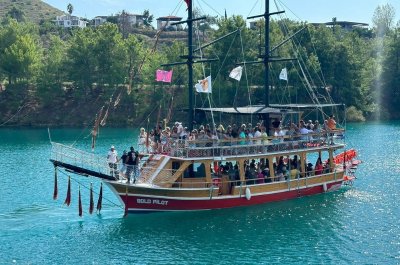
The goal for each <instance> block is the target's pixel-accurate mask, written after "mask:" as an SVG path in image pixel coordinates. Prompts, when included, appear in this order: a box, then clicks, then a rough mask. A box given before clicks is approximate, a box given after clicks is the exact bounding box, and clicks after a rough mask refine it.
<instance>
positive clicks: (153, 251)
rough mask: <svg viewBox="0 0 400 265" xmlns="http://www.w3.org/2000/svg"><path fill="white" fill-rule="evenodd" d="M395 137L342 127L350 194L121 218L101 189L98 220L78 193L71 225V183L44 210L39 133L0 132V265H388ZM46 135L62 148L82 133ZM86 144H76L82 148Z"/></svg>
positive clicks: (111, 133) (398, 231)
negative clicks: (350, 158) (358, 162)
mask: <svg viewBox="0 0 400 265" xmlns="http://www.w3.org/2000/svg"><path fill="white" fill-rule="evenodd" d="M399 127H400V126H399V124H398V123H396V124H364V125H350V128H349V132H348V134H347V141H348V142H349V144H350V145H354V146H357V147H358V148H359V151H360V157H361V159H362V160H363V161H364V164H363V165H362V166H361V167H360V169H359V172H358V180H357V181H356V183H355V186H354V187H353V188H351V189H348V188H347V189H342V190H341V191H339V192H336V193H329V194H323V195H318V196H313V197H307V198H301V199H297V200H291V201H285V202H278V203H272V204H267V205H260V206H254V207H248V208H236V209H227V210H218V211H204V212H191V213H189V212H187V213H157V214H147V215H146V214H144V215H130V216H129V217H128V218H123V217H122V215H123V211H122V210H121V209H120V208H118V207H116V206H114V205H113V203H118V202H117V200H116V199H115V198H114V197H113V195H112V194H111V192H110V191H108V190H107V189H105V198H107V199H110V200H111V202H107V201H104V207H103V209H104V210H103V211H102V214H101V215H96V214H94V215H89V214H88V213H87V207H88V203H87V202H88V201H89V197H88V192H87V191H86V190H84V189H83V190H82V201H83V204H84V216H83V217H82V218H80V217H78V215H77V212H78V210H77V198H76V192H77V184H76V183H75V182H73V186H72V187H73V189H72V191H73V194H72V204H71V206H70V207H69V208H68V207H66V206H63V205H62V203H63V201H64V199H65V194H66V186H67V181H66V176H65V175H63V174H59V199H58V200H57V201H53V200H52V192H53V176H54V175H53V174H54V172H53V167H52V165H51V164H50V163H49V162H48V156H49V152H50V147H49V144H48V140H47V132H46V131H45V130H0V139H1V140H0V149H1V151H2V157H1V158H0V159H1V164H0V176H1V177H2V185H1V186H0V194H1V200H0V253H1V255H0V264H12V263H17V264H27V263H33V264H48V263H52V264H75V263H76V264H81V263H84V264H87V263H93V264H125V263H126V264H274V263H275V264H278V263H279V264H398V263H400V243H399V242H400V236H399V235H400V222H399V221H398V220H399V218H400V209H399V206H398V200H399V191H398V188H397V186H398V185H399V180H398V176H399V174H398V173H399V172H400V163H399V162H400V153H399V147H400V146H399V143H400V135H399V134H400V133H399ZM52 134H53V135H52V137H53V140H56V141H62V142H64V143H68V144H72V143H74V142H75V140H76V138H78V137H79V135H82V131H81V130H55V131H54V132H53V133H52ZM132 135H134V134H133V132H132V131H130V130H111V129H110V130H103V131H102V134H101V138H100V139H99V146H98V148H97V149H98V150H99V152H100V153H105V152H106V150H107V149H108V147H109V145H110V144H115V145H116V146H126V148H127V147H129V146H130V145H131V144H130V143H132V142H133V141H132V140H131V139H132V138H134V137H132ZM359 135H364V136H365V138H361V137H356V136H359ZM120 136H122V140H121V138H120ZM388 139H390V140H388ZM88 141H89V140H88V139H86V140H82V141H79V142H77V143H76V144H77V145H78V146H81V147H84V148H88V145H89V143H88ZM119 150H120V152H121V150H122V148H119ZM77 179H78V180H79V181H81V182H82V184H85V185H88V184H89V182H90V181H92V180H91V179H86V178H80V177H78V178H77ZM95 191H98V182H95Z"/></svg>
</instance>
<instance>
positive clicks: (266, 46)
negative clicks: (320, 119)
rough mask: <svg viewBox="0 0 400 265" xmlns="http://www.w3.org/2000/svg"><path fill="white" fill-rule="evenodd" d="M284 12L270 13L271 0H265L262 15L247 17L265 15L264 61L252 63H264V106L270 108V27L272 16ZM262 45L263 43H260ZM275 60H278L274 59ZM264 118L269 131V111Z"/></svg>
mask: <svg viewBox="0 0 400 265" xmlns="http://www.w3.org/2000/svg"><path fill="white" fill-rule="evenodd" d="M280 13H284V11H277V12H273V13H270V12H269V0H265V12H264V14H262V15H256V16H252V17H248V18H247V19H252V18H259V17H263V18H264V20H265V26H264V35H265V41H264V49H265V51H264V55H262V58H263V60H262V61H255V62H250V63H262V64H263V65H264V106H265V107H266V108H268V107H269V106H270V105H269V62H271V56H270V53H271V51H270V48H269V46H270V43H269V41H270V40H269V29H270V16H272V15H276V14H280ZM260 45H261V44H260ZM274 61H276V60H275V59H274ZM263 120H264V126H265V127H266V128H267V131H268V133H269V113H268V112H267V113H264V114H263Z"/></svg>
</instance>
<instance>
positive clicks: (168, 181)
mask: <svg viewBox="0 0 400 265" xmlns="http://www.w3.org/2000/svg"><path fill="white" fill-rule="evenodd" d="M187 2H188V19H187V21H186V23H188V28H189V29H188V33H189V34H188V45H189V49H188V50H189V54H188V55H187V57H186V58H187V62H186V64H187V65H188V69H189V71H188V72H189V78H188V79H189V81H188V87H189V97H193V72H192V70H191V69H192V66H193V63H194V58H195V56H194V55H193V49H192V40H191V39H192V26H193V25H192V24H193V21H195V20H198V18H193V17H192V3H191V1H187ZM272 14H273V13H269V3H268V1H266V11H265V14H264V15H262V16H263V17H264V18H265V19H266V20H268V21H269V17H270V15H272ZM265 27H266V32H269V28H268V27H269V23H265ZM266 35H267V36H266V38H265V50H266V51H267V50H269V46H268V45H269V41H268V34H266ZM262 58H263V60H262V61H259V62H261V63H263V64H264V68H265V71H268V64H269V63H270V62H271V61H272V60H270V55H269V54H265V55H264V56H263V57H262ZM266 76H268V74H267V75H266ZM268 90H269V86H268V77H267V78H266V84H265V91H266V93H268ZM265 98H266V102H265V104H264V105H262V106H261V105H259V106H244V107H231V108H211V107H210V108H196V109H195V108H194V107H193V105H192V104H190V106H189V115H188V116H189V122H188V124H189V126H190V128H189V129H190V130H189V131H192V129H193V128H192V126H193V119H194V113H201V114H202V115H213V114H215V113H220V114H221V115H240V116H244V117H246V116H250V115H256V116H257V117H258V118H259V123H258V124H257V125H255V126H254V128H252V129H254V130H255V131H256V132H259V134H257V135H258V136H255V137H253V138H240V137H235V136H233V137H232V134H229V133H226V134H225V135H228V136H227V137H223V133H222V132H221V131H218V132H217V128H210V129H209V130H210V132H209V133H211V135H210V137H203V138H202V137H200V136H198V137H193V138H190V139H188V138H186V139H176V140H174V141H169V142H168V144H165V145H164V143H163V145H164V146H163V148H159V147H157V148H153V147H152V146H151V145H150V144H149V140H148V139H147V140H146V141H139V144H140V145H141V148H140V149H141V151H142V152H141V154H140V155H139V158H140V162H139V166H138V168H137V170H136V171H134V172H133V173H132V174H136V175H137V176H136V177H135V181H134V182H130V181H128V180H126V179H124V178H122V176H121V175H120V173H119V172H118V171H117V170H113V169H112V168H111V170H110V167H109V164H108V162H107V161H106V159H105V158H103V157H99V156H96V155H94V154H91V153H87V152H84V151H81V150H78V149H74V148H72V147H68V146H65V145H62V144H59V143H54V142H52V147H53V149H52V158H51V161H52V162H53V164H54V165H55V166H56V167H61V168H65V169H66V170H68V171H72V172H74V173H76V174H81V175H85V176H93V177H97V178H100V179H102V180H103V182H104V183H105V184H107V186H108V187H109V188H110V189H111V190H112V191H113V192H114V193H115V194H116V195H117V196H118V198H119V199H120V201H121V203H122V204H123V205H125V209H126V211H127V212H148V211H187V210H208V209H221V208H229V207H237V206H249V205H255V204H262V203H267V202H273V201H280V200H288V199H294V198H298V197H302V196H308V195H314V194H319V193H324V192H329V191H335V190H338V189H339V188H340V187H341V186H342V185H343V184H347V183H351V182H352V181H353V180H354V177H353V175H354V173H355V169H356V167H357V165H358V163H359V162H358V161H355V160H354V159H355V157H356V156H357V153H356V151H355V150H353V149H351V150H347V151H345V152H343V153H341V154H339V155H335V152H337V150H340V149H344V148H345V146H346V145H345V143H344V137H342V136H343V135H344V131H345V129H344V128H341V129H333V128H327V127H325V128H324V129H321V130H315V131H314V132H311V131H310V132H308V133H305V134H304V133H301V129H302V128H298V126H300V127H303V126H304V124H301V122H300V121H301V115H302V113H303V112H305V111H307V110H321V109H323V108H326V107H333V106H337V105H336V104H287V105H276V104H275V105H273V104H269V100H268V96H266V97H265ZM189 102H190V103H192V100H189ZM283 116H285V117H290V121H297V122H296V124H295V123H294V122H292V127H290V128H287V130H286V131H285V130H278V128H279V124H278V127H276V124H274V122H273V121H274V120H275V119H278V120H281V119H282V117H283ZM274 127H275V129H276V131H275V132H274ZM231 129H232V130H236V129H234V128H231ZM237 130H238V132H241V131H242V130H243V131H244V130H246V124H245V125H244V127H243V126H239V127H238V128H237ZM206 132H207V129H206V128H203V129H202V130H199V131H197V133H199V134H202V133H203V134H205V133H206ZM263 132H265V133H267V135H273V136H267V135H266V134H262V133H263ZM193 133H196V131H193ZM213 135H215V136H216V137H213ZM310 156H311V157H318V158H319V159H318V160H319V162H318V163H317V164H318V165H316V166H315V168H313V166H314V165H313V164H312V165H311V166H310V165H309V164H310V163H308V162H309V161H310ZM323 157H324V158H325V159H324V161H322V159H321V158H323Z"/></svg>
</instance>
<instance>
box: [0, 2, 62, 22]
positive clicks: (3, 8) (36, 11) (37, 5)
mask: <svg viewBox="0 0 400 265" xmlns="http://www.w3.org/2000/svg"><path fill="white" fill-rule="evenodd" d="M13 7H15V8H16V9H18V10H21V11H22V12H23V14H24V17H25V20H26V21H30V22H34V23H38V22H39V21H40V20H41V19H45V20H47V19H55V17H56V16H58V15H62V14H63V13H64V12H63V11H61V10H59V9H57V8H54V7H52V6H50V5H49V4H46V3H45V2H43V1H41V0H0V19H3V18H4V17H5V16H6V14H7V13H8V12H9V11H10V10H11V9H12V8H13Z"/></svg>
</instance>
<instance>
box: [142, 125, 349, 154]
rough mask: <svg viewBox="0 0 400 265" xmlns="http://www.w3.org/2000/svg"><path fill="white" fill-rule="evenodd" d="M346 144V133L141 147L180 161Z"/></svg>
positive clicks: (231, 139) (195, 141) (189, 141)
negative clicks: (182, 159)
mask: <svg viewBox="0 0 400 265" xmlns="http://www.w3.org/2000/svg"><path fill="white" fill-rule="evenodd" d="M333 144H335V145H338V144H339V145H341V144H344V130H342V129H340V130H335V131H331V132H329V133H326V132H324V133H311V134H304V135H292V136H291V135H285V136H274V137H261V138H249V139H247V138H246V139H242V138H229V139H205V140H179V139H176V140H171V139H170V140H169V141H167V143H165V144H160V145H161V146H158V148H157V149H154V148H153V146H147V147H146V146H145V145H144V144H143V145H139V150H143V151H144V152H146V151H147V152H149V153H162V154H165V155H169V156H173V157H180V158H201V157H221V156H222V157H226V156H246V155H258V154H267V153H275V152H282V151H294V150H307V149H311V148H318V147H323V146H327V145H333Z"/></svg>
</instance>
